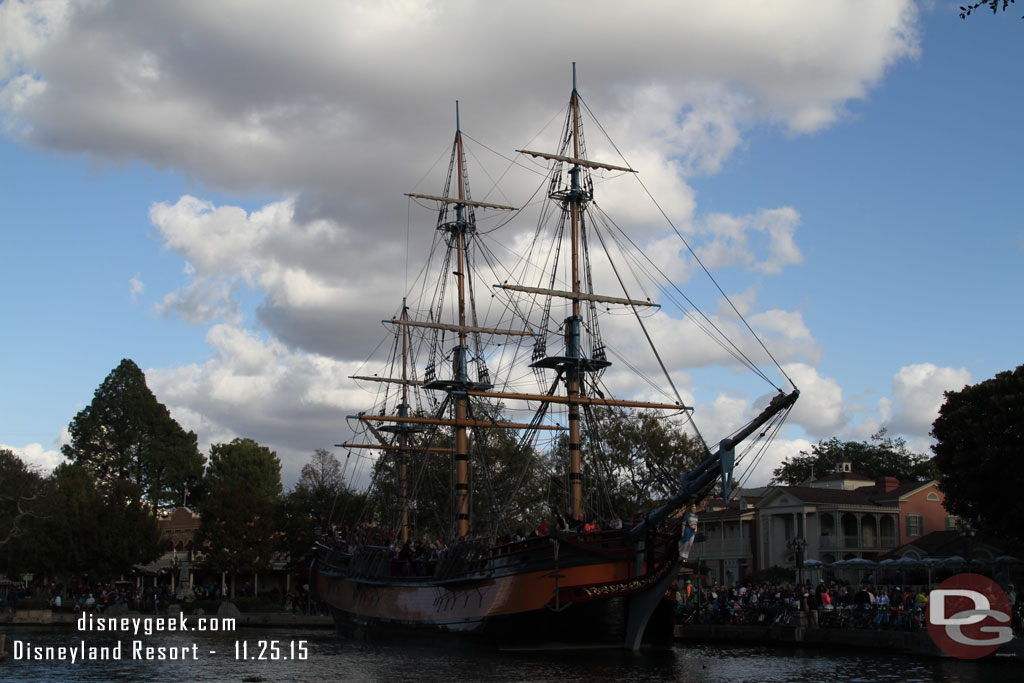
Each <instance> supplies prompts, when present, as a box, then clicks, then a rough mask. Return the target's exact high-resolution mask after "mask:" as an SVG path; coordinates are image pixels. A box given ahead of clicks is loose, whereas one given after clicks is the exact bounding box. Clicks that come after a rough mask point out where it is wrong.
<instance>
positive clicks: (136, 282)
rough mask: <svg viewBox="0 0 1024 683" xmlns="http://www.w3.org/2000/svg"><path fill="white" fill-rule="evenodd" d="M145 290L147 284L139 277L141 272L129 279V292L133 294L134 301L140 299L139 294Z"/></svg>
mask: <svg viewBox="0 0 1024 683" xmlns="http://www.w3.org/2000/svg"><path fill="white" fill-rule="evenodd" d="M144 291H146V285H145V283H143V282H142V280H141V279H139V273H136V274H135V277H133V278H132V279H130V280H128V294H129V296H131V298H132V302H133V303H134V302H135V301H136V300H138V298H139V295H140V294H142V293H143V292H144Z"/></svg>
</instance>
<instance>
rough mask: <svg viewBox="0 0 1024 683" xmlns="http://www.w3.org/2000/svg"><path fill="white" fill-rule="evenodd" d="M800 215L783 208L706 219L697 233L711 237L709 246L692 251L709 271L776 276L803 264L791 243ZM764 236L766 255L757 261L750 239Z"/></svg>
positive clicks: (793, 242) (757, 257)
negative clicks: (730, 269) (739, 269)
mask: <svg viewBox="0 0 1024 683" xmlns="http://www.w3.org/2000/svg"><path fill="white" fill-rule="evenodd" d="M799 223H800V214H799V213H797V212H796V211H795V210H794V209H792V208H789V207H783V208H779V209H766V210H762V211H760V212H758V213H757V214H756V215H748V216H731V215H725V214H713V215H711V216H708V218H707V219H706V221H705V225H704V226H703V228H702V229H701V232H703V233H707V234H710V235H711V236H712V238H711V242H710V243H709V244H706V245H704V246H701V247H698V248H697V249H696V251H697V255H698V256H699V257H700V259H701V261H703V262H704V265H705V266H707V267H708V268H710V269H712V270H717V269H721V268H725V267H727V266H742V267H744V268H747V269H748V270H751V271H754V272H759V273H763V274H765V275H776V274H778V273H780V272H782V270H783V269H784V268H785V267H786V266H791V265H795V264H798V263H802V262H803V254H801V253H800V248H799V247H798V246H797V245H796V242H795V241H794V239H793V233H794V232H795V230H796V226H797V225H799ZM759 235H764V236H765V237H766V238H767V242H768V243H767V245H766V246H765V247H764V248H763V249H762V250H763V251H766V252H767V253H766V254H764V255H763V256H761V257H760V258H759V256H758V253H757V252H758V250H757V249H756V248H755V247H754V246H752V245H751V238H752V237H755V238H756V237H757V236H759Z"/></svg>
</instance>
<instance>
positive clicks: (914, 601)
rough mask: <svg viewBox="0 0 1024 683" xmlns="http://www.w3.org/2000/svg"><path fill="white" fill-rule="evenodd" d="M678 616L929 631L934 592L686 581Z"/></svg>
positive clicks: (1012, 595)
mask: <svg viewBox="0 0 1024 683" xmlns="http://www.w3.org/2000/svg"><path fill="white" fill-rule="evenodd" d="M674 591H675V599H676V603H677V607H676V618H677V620H678V621H680V622H682V623H726V624H751V625H754V624H761V625H770V624H783V625H785V624H791V623H793V619H794V617H795V616H796V615H797V614H800V613H803V614H805V615H806V619H807V625H808V626H810V627H812V628H815V627H817V628H864V629H880V630H909V631H914V630H918V629H921V628H925V627H926V616H927V615H926V612H927V609H928V590H927V588H925V587H924V586H913V587H911V586H895V585H893V586H874V585H872V584H867V583H865V584H861V585H859V586H858V585H855V584H848V583H844V582H841V581H829V582H827V583H826V582H825V581H824V580H820V581H819V582H818V583H817V585H812V584H811V583H810V582H806V583H804V584H795V585H794V584H792V583H787V584H767V583H765V584H762V583H750V582H747V583H745V584H740V583H737V584H735V585H733V586H731V587H726V586H721V585H719V584H712V585H710V586H703V587H698V586H697V585H695V584H694V583H693V582H692V580H686V581H685V582H682V583H679V584H677V585H676V586H675V587H674ZM1007 597H1008V598H1009V599H1010V604H1011V606H1012V611H1013V628H1014V631H1015V632H1017V633H1020V632H1021V629H1022V623H1021V610H1022V608H1024V603H1022V601H1021V600H1019V598H1018V596H1017V592H1016V589H1015V587H1014V585H1013V584H1009V585H1008V586H1007Z"/></svg>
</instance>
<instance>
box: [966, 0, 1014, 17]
mask: <svg viewBox="0 0 1024 683" xmlns="http://www.w3.org/2000/svg"><path fill="white" fill-rule="evenodd" d="M1013 3H1014V0H981V2H972V3H970V4H967V5H960V18H961V19H966V18H967V17H969V16H971V14H972V13H973V12H974V11H975V10H977V9H978V8H979V7H987V8H989V9H990V10H992V14H995V13H996V12H998V11H999V6H1000V4H1002V7H1003V11H1004V12H1005V11H1006V8H1007V7H1009V6H1010V5H1012V4H1013ZM1022 18H1024V17H1022Z"/></svg>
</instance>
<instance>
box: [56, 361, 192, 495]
mask: <svg viewBox="0 0 1024 683" xmlns="http://www.w3.org/2000/svg"><path fill="white" fill-rule="evenodd" d="M68 432H69V435H70V437H71V442H70V443H69V444H67V445H66V446H64V447H63V448H62V449H61V450H62V451H63V453H64V456H65V457H67V458H68V459H69V460H70V461H71V462H73V463H75V464H77V465H81V466H82V467H84V468H86V469H87V470H89V472H91V473H92V474H93V476H94V477H95V478H96V480H97V481H98V482H99V484H100V485H101V486H103V487H105V488H106V489H108V490H109V489H111V488H112V487H113V484H114V483H115V482H130V483H132V484H134V485H135V486H136V487H137V489H138V491H139V492H140V495H141V496H142V497H143V498H144V499H145V500H146V501H148V502H149V504H150V505H151V506H152V507H153V509H154V510H155V509H157V508H159V507H164V506H170V505H175V504H179V503H180V501H182V499H183V493H184V489H185V488H186V487H194V486H195V484H196V483H198V481H199V478H200V476H201V475H202V471H203V456H202V454H201V453H200V452H199V449H198V447H197V446H196V435H195V434H194V433H193V432H186V431H184V430H183V429H182V428H181V426H180V425H179V424H178V423H177V422H175V420H174V419H173V418H172V417H171V414H170V412H169V411H168V410H167V408H166V406H164V405H163V404H162V403H160V402H158V401H157V400H156V397H155V396H154V395H153V392H151V391H150V390H149V387H147V386H146V377H145V375H144V374H143V373H142V371H141V370H140V369H139V367H138V366H137V365H136V364H135V363H133V362H132V361H130V360H127V359H126V360H122V361H121V363H120V365H118V366H117V367H116V368H114V370H113V371H111V373H110V374H109V375H107V378H106V379H105V380H103V383H102V384H101V385H100V386H99V388H98V389H97V390H96V393H95V395H94V396H93V400H92V403H90V404H89V405H88V406H86V407H85V408H83V409H82V410H81V411H80V412H79V413H78V414H77V415H76V416H75V418H74V419H73V420H72V421H71V424H70V425H69V426H68Z"/></svg>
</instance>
